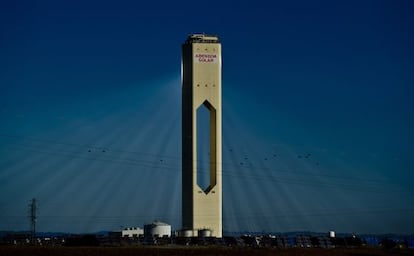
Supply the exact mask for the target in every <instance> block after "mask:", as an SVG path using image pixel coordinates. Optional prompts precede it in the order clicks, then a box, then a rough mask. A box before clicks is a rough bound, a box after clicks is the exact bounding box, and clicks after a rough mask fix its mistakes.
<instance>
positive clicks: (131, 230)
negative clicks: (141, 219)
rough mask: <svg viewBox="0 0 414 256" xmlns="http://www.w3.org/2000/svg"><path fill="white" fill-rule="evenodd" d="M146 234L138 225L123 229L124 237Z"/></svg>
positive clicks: (122, 234)
mask: <svg viewBox="0 0 414 256" xmlns="http://www.w3.org/2000/svg"><path fill="white" fill-rule="evenodd" d="M143 235H144V230H143V229H141V228H137V227H131V228H124V229H123V230H122V231H121V236H122V237H139V236H143Z"/></svg>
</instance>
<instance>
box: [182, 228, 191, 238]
mask: <svg viewBox="0 0 414 256" xmlns="http://www.w3.org/2000/svg"><path fill="white" fill-rule="evenodd" d="M179 236H180V237H194V230H192V229H184V230H181V231H180V232H179Z"/></svg>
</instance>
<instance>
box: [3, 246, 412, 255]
mask: <svg viewBox="0 0 414 256" xmlns="http://www.w3.org/2000/svg"><path fill="white" fill-rule="evenodd" d="M3 255H4V256H13V255H16V256H23V255H33V256H55V255H56V256H60V255H61V256H69V255H70V256H132V255H154V256H155V255H157V256H158V255H160V256H163V255H166V256H167V255H229V256H230V255H235V256H236V255H240V256H243V255H280V256H288V255H289V256H290V255H297V256H299V255H300V256H307V255H315V256H316V255H318V256H325V255H326V256H328V255H333V256H335V255H338V256H339V255H349V256H368V255H372V256H388V255H414V251H413V250H401V251H385V250H382V249H370V248H362V249H361V248H359V249H339V248H338V249H318V248H309V249H300V248H289V249H266V248H260V249H254V248H242V247H238V248H229V247H202V246H191V247H179V246H173V247H169V246H163V247H151V246H144V247H29V246H1V247H0V256H3Z"/></svg>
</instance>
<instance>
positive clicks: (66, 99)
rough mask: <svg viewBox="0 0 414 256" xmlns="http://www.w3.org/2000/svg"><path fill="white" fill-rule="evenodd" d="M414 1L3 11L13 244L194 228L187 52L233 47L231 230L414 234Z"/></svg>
mask: <svg viewBox="0 0 414 256" xmlns="http://www.w3.org/2000/svg"><path fill="white" fill-rule="evenodd" d="M413 12H414V3H413V2H412V1H391V0H389V1H380V0H378V1H377V0H376V1H299V0H298V1H280V2H278V1H261V0H259V1H251V2H249V1H236V2H234V1H215V0H213V1H207V2H203V3H198V2H196V1H131V2H125V1H116V2H112V3H110V2H106V1H1V3H0V230H27V229H29V220H28V218H27V211H28V204H29V202H30V200H31V199H32V198H36V199H37V200H38V208H39V210H38V216H39V217H38V230H39V231H63V232H94V231H99V230H115V229H119V228H120V227H128V226H142V225H143V224H144V223H148V222H151V221H153V220H154V219H160V220H162V221H165V222H168V223H171V224H172V226H173V229H179V228H181V81H180V80H181V78H180V47H181V44H182V43H183V42H184V40H185V39H186V37H187V35H188V34H190V33H197V32H205V33H213V34H217V35H219V37H220V39H221V42H222V49H223V186H224V192H223V201H224V204H223V222H224V230H225V231H265V232H287V231H298V230H310V231H321V232H327V231H328V230H336V231H337V232H357V233H387V232H394V233H413V232H414V218H413V217H412V216H413V215H414V206H413V205H414V186H413V183H414V182H413V180H414V157H413V153H414V148H413V145H414V135H413V131H414V115H413V109H414V100H413V99H414V78H413V74H414V72H413V71H414V63H413V60H414V50H413V49H414V47H413V45H414V33H413V25H414V15H412V14H413Z"/></svg>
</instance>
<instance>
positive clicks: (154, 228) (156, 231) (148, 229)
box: [144, 221, 171, 237]
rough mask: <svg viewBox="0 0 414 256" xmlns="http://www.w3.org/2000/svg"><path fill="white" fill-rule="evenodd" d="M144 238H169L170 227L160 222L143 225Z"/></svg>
mask: <svg viewBox="0 0 414 256" xmlns="http://www.w3.org/2000/svg"><path fill="white" fill-rule="evenodd" d="M144 236H145V237H164V236H167V237H170V236H171V225H169V224H167V223H164V222H161V221H154V222H153V223H151V224H146V225H144Z"/></svg>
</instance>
